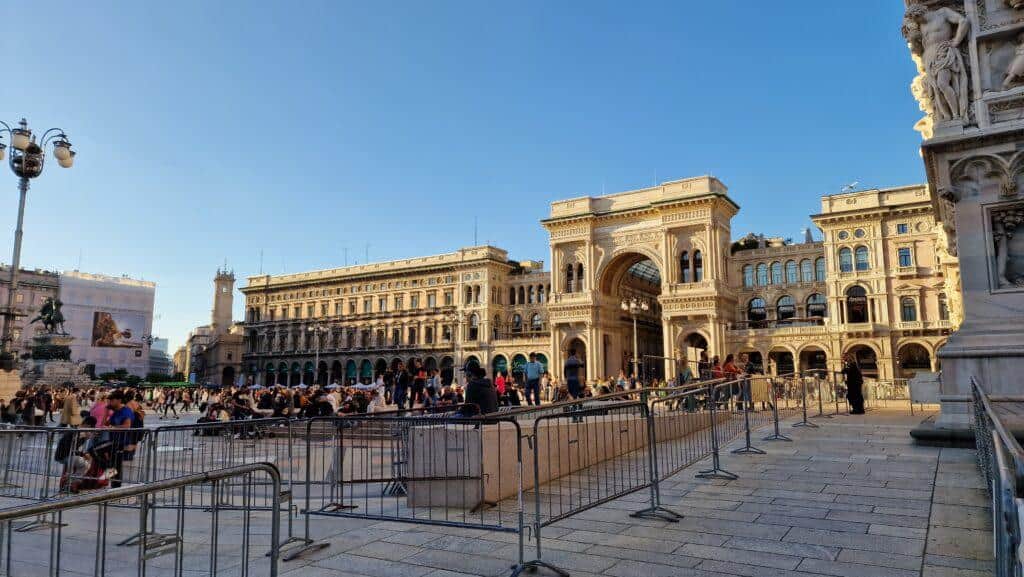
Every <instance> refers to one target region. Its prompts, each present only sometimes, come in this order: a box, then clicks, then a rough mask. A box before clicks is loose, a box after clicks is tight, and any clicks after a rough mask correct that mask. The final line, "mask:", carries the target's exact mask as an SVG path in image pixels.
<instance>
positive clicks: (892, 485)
mask: <svg viewBox="0 0 1024 577" xmlns="http://www.w3.org/2000/svg"><path fill="white" fill-rule="evenodd" d="M922 418H923V416H922V415H921V414H920V413H918V414H917V415H916V416H910V415H909V413H908V411H907V410H906V408H901V409H879V410H874V411H870V412H869V413H868V414H867V415H865V416H840V417H837V418H834V419H831V420H824V421H818V422H819V423H821V425H822V426H821V428H819V429H794V428H791V427H789V426H788V423H786V424H785V425H784V426H785V429H786V431H785V433H786V434H788V435H790V436H791V437H792V438H793V440H794V442H793V443H781V442H775V443H770V442H755V445H757V446H759V447H761V448H763V449H765V450H767V451H768V454H767V455H731V454H728V453H726V452H723V466H724V468H726V469H728V470H730V471H732V472H734V473H737V474H738V475H739V476H740V478H739V479H738V480H735V481H720V480H713V481H700V480H697V479H695V478H694V476H693V475H694V472H695V471H696V470H697V469H699V468H702V466H705V465H706V463H699V464H697V465H695V466H694V467H691V468H689V469H687V470H684V471H682V472H680V473H679V474H677V475H675V476H674V477H672V478H670V479H669V480H668V481H667V482H665V483H664V484H663V488H662V494H663V500H664V501H665V503H666V504H667V505H668V506H670V507H672V508H674V509H675V510H677V511H679V512H681V513H683V514H684V515H685V518H684V519H682V520H681V521H680V522H679V523H666V522H661V521H652V520H643V519H634V518H631V517H630V516H629V513H630V512H631V511H634V510H636V509H639V508H641V507H642V505H643V503H642V502H643V501H644V499H645V498H646V493H644V492H641V493H637V494H634V495H629V496H627V497H624V498H620V499H618V500H615V501H612V502H610V503H607V504H605V505H603V506H600V507H598V508H595V509H591V510H589V511H585V512H582V513H580V514H578V515H576V516H574V517H572V518H570V519H568V520H565V521H562V522H559V523H557V524H555V525H554V526H552V527H550V528H546V529H544V534H543V537H544V539H543V546H544V549H545V550H544V558H545V560H547V561H549V562H552V563H555V564H557V565H559V566H561V567H563V568H565V569H567V570H568V571H570V572H571V573H572V575H573V576H575V577H588V576H591V575H609V576H615V577H633V576H642V577H660V576H665V577H670V576H671V577H721V576H722V575H742V576H746V577H776V576H778V577H782V576H797V577H800V576H809V575H833V576H840V577H914V576H923V577H982V576H987V575H991V574H992V561H991V549H992V546H991V515H990V511H989V509H988V505H989V503H988V497H987V496H986V493H985V490H984V487H983V484H982V481H981V477H980V475H979V473H978V471H977V468H976V465H975V463H974V452H973V451H972V450H968V449H939V448H931V447H918V446H915V445H913V444H912V443H911V438H910V436H909V432H910V429H911V428H912V427H913V426H915V425H916V424H917V423H919V422H920V421H921V419H922ZM761 436H763V435H758V436H756V437H755V438H757V439H759V438H760V437H761ZM313 531H314V534H315V535H326V534H331V535H332V536H331V537H330V538H329V539H328V541H329V542H330V544H331V546H330V548H329V549H326V550H324V551H322V552H320V553H318V554H316V555H314V556H312V557H310V558H306V559H302V560H298V561H292V562H289V563H284V564H283V565H282V570H283V574H284V575H286V576H288V577H351V576H360V575H364V576H369V577H458V576H459V575H483V576H492V575H494V576H496V575H507V574H508V572H509V567H510V566H511V564H512V563H513V561H514V559H515V558H516V552H517V546H516V544H515V539H516V537H515V535H511V534H504V533H495V532H488V531H481V530H469V529H457V528H449V527H430V526H420V525H407V524H402V523H393V522H384V523H381V522H374V521H364V520H358V519H316V520H315V521H314V522H313ZM538 574H541V575H542V574H547V573H546V572H545V571H543V570H541V571H540V572H538Z"/></svg>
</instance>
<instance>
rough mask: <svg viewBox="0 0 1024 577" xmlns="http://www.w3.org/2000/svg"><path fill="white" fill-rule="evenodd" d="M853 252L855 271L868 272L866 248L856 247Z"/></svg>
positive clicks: (868, 264) (869, 265)
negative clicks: (855, 264)
mask: <svg viewBox="0 0 1024 577" xmlns="http://www.w3.org/2000/svg"><path fill="white" fill-rule="evenodd" d="M853 252H854V260H855V261H856V263H857V270H870V269H871V263H869V262H868V247H866V246H858V247H857V249H856V250H855V251H853Z"/></svg>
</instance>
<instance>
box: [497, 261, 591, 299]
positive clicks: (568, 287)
mask: <svg viewBox="0 0 1024 577" xmlns="http://www.w3.org/2000/svg"><path fill="white" fill-rule="evenodd" d="M575 276H576V267H575V266H573V265H571V264H567V265H565V292H567V293H571V292H572V289H573V288H574V287H573V277H575ZM512 290H513V291H514V290H516V289H515V288H513V289H512Z"/></svg>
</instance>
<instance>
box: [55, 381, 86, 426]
mask: <svg viewBox="0 0 1024 577" xmlns="http://www.w3.org/2000/svg"><path fill="white" fill-rule="evenodd" d="M81 423H82V411H81V410H80V409H79V408H78V389H77V388H74V387H72V388H71V389H70V390H69V391H68V392H67V393H66V394H65V395H64V402H63V404H62V405H61V409H60V426H62V427H77V426H78V425H80V424H81Z"/></svg>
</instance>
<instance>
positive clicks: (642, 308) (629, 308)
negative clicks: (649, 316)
mask: <svg viewBox="0 0 1024 577" xmlns="http://www.w3.org/2000/svg"><path fill="white" fill-rule="evenodd" d="M622 310H624V311H626V312H627V313H629V314H630V316H632V317H633V378H634V379H637V380H638V381H639V380H640V369H639V366H638V364H637V363H638V361H639V357H637V354H638V353H637V331H636V317H637V315H639V314H640V313H642V312H644V313H645V312H647V311H649V310H651V305H650V303H648V302H647V299H640V298H637V297H630V298H628V299H622Z"/></svg>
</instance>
